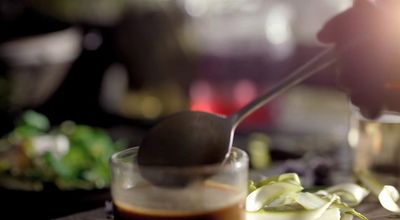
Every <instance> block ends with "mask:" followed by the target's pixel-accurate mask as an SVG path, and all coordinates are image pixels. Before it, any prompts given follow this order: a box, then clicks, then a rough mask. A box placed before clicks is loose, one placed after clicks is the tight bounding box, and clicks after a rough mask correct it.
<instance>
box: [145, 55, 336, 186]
mask: <svg viewBox="0 0 400 220" xmlns="http://www.w3.org/2000/svg"><path fill="white" fill-rule="evenodd" d="M335 62H336V58H335V56H334V53H333V48H328V49H326V50H324V51H322V52H321V53H320V54H318V55H317V56H315V57H314V58H312V59H311V60H310V61H308V62H307V63H305V64H304V65H302V66H301V67H299V68H297V69H296V70H295V71H294V72H292V73H291V74H289V75H288V76H287V77H285V78H284V79H283V80H281V81H280V82H278V83H277V84H276V85H275V86H273V87H272V88H271V89H270V90H269V91H267V92H266V93H265V94H263V95H261V96H259V97H258V98H256V99H255V100H253V101H252V102H250V103H249V104H247V105H246V106H244V107H243V108H241V109H240V110H239V111H237V112H236V113H234V114H232V115H230V116H227V117H225V116H222V115H216V114H211V113H206V112H196V111H185V112H180V113H176V114H174V115H172V116H169V117H167V118H165V119H164V120H162V121H161V122H159V123H158V124H156V125H155V126H154V127H153V128H152V129H151V130H150V132H149V133H148V134H147V135H146V136H145V137H144V138H143V140H142V142H141V145H140V148H139V152H138V163H139V166H143V167H144V166H163V167H165V166H166V167H194V166H199V165H206V164H218V163H222V162H223V161H224V159H225V158H226V156H227V155H228V153H229V151H230V149H231V146H232V141H233V137H234V132H235V129H236V127H237V126H238V125H239V123H240V122H242V121H243V120H244V119H245V118H246V117H247V116H248V115H250V114H251V113H253V112H254V111H255V110H257V109H259V108H260V107H262V106H263V105H265V104H266V103H268V102H269V101H271V100H272V99H273V98H275V97H276V96H278V95H280V94H281V93H283V92H284V91H286V90H288V89H289V88H291V87H293V86H295V85H296V84H298V83H300V82H302V81H303V80H305V79H307V78H308V77H310V76H312V75H313V74H315V73H318V72H320V71H322V70H324V69H326V68H328V67H330V66H331V65H332V64H334V63H335ZM142 175H143V176H144V177H145V178H147V179H148V180H150V181H151V182H153V183H156V184H158V185H167V186H180V185H186V184H187V183H188V182H189V180H191V179H192V177H187V176H186V177H180V178H171V177H169V178H168V177H165V176H163V175H161V172H160V173H158V174H150V173H146V172H142ZM165 179H168V180H165Z"/></svg>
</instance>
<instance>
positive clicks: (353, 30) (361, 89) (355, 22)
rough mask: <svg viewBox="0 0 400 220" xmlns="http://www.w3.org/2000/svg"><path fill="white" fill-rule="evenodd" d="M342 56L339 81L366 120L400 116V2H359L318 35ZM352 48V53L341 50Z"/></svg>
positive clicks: (329, 23)
mask: <svg viewBox="0 0 400 220" xmlns="http://www.w3.org/2000/svg"><path fill="white" fill-rule="evenodd" d="M318 39H319V40H320V41H321V42H324V43H333V44H335V46H336V48H337V49H338V50H337V51H338V55H339V64H340V65H339V66H340V70H339V80H340V84H341V85H342V86H343V87H344V89H345V92H346V93H347V94H348V95H349V97H350V99H351V101H352V102H353V104H355V105H356V106H358V107H359V108H360V110H361V112H362V113H363V115H364V116H366V117H368V118H376V117H377V116H379V114H380V113H381V111H383V110H390V111H397V112H400V1H399V0H380V1H375V2H373V1H369V0H355V1H354V5H353V7H351V8H350V9H348V10H346V11H344V12H343V13H341V14H339V15H337V16H335V17H334V18H332V19H331V20H330V21H328V22H327V23H326V24H325V26H324V27H323V28H322V30H321V31H320V32H319V33H318ZM349 44H350V45H352V46H351V49H350V50H341V48H343V47H346V46H348V45H349Z"/></svg>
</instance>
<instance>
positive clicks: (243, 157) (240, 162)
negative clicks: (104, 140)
mask: <svg viewBox="0 0 400 220" xmlns="http://www.w3.org/2000/svg"><path fill="white" fill-rule="evenodd" d="M139 147H140V146H134V147H130V148H127V149H124V150H122V151H119V152H116V153H114V154H113V155H112V156H111V158H110V164H111V166H112V168H113V167H134V166H138V164H137V163H132V160H130V161H124V160H123V158H127V157H132V156H134V154H135V153H136V152H137V151H138V149H139ZM232 153H237V156H236V157H237V158H236V159H235V160H234V162H233V163H228V164H227V163H222V164H221V163H213V164H205V165H199V166H189V167H177V166H158V165H146V166H142V168H143V169H162V170H168V171H179V172H182V171H185V172H188V171H195V170H213V169H221V168H227V167H232V166H234V167H235V168H241V167H245V166H247V163H248V160H249V159H248V155H247V153H246V152H245V151H244V150H242V149H240V148H237V147H232V148H231V151H230V152H229V155H232Z"/></svg>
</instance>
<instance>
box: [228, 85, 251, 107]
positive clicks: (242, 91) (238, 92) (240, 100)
mask: <svg viewBox="0 0 400 220" xmlns="http://www.w3.org/2000/svg"><path fill="white" fill-rule="evenodd" d="M233 96H234V100H235V105H237V106H238V107H242V106H244V105H246V104H247V103H249V102H250V101H251V100H253V99H255V98H256V96H257V89H256V86H255V85H254V83H253V82H252V81H250V80H240V81H238V82H237V83H236V85H235V87H234V89H233Z"/></svg>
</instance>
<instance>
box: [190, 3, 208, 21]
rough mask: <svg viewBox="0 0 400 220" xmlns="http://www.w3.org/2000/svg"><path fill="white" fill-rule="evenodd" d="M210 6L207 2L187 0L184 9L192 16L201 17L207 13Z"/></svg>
mask: <svg viewBox="0 0 400 220" xmlns="http://www.w3.org/2000/svg"><path fill="white" fill-rule="evenodd" d="M208 5H209V2H208V1H207V0H186V1H185V6H184V7H185V10H186V13H188V14H189V15H190V16H193V17H200V16H202V15H204V14H205V13H206V12H207V9H208Z"/></svg>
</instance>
